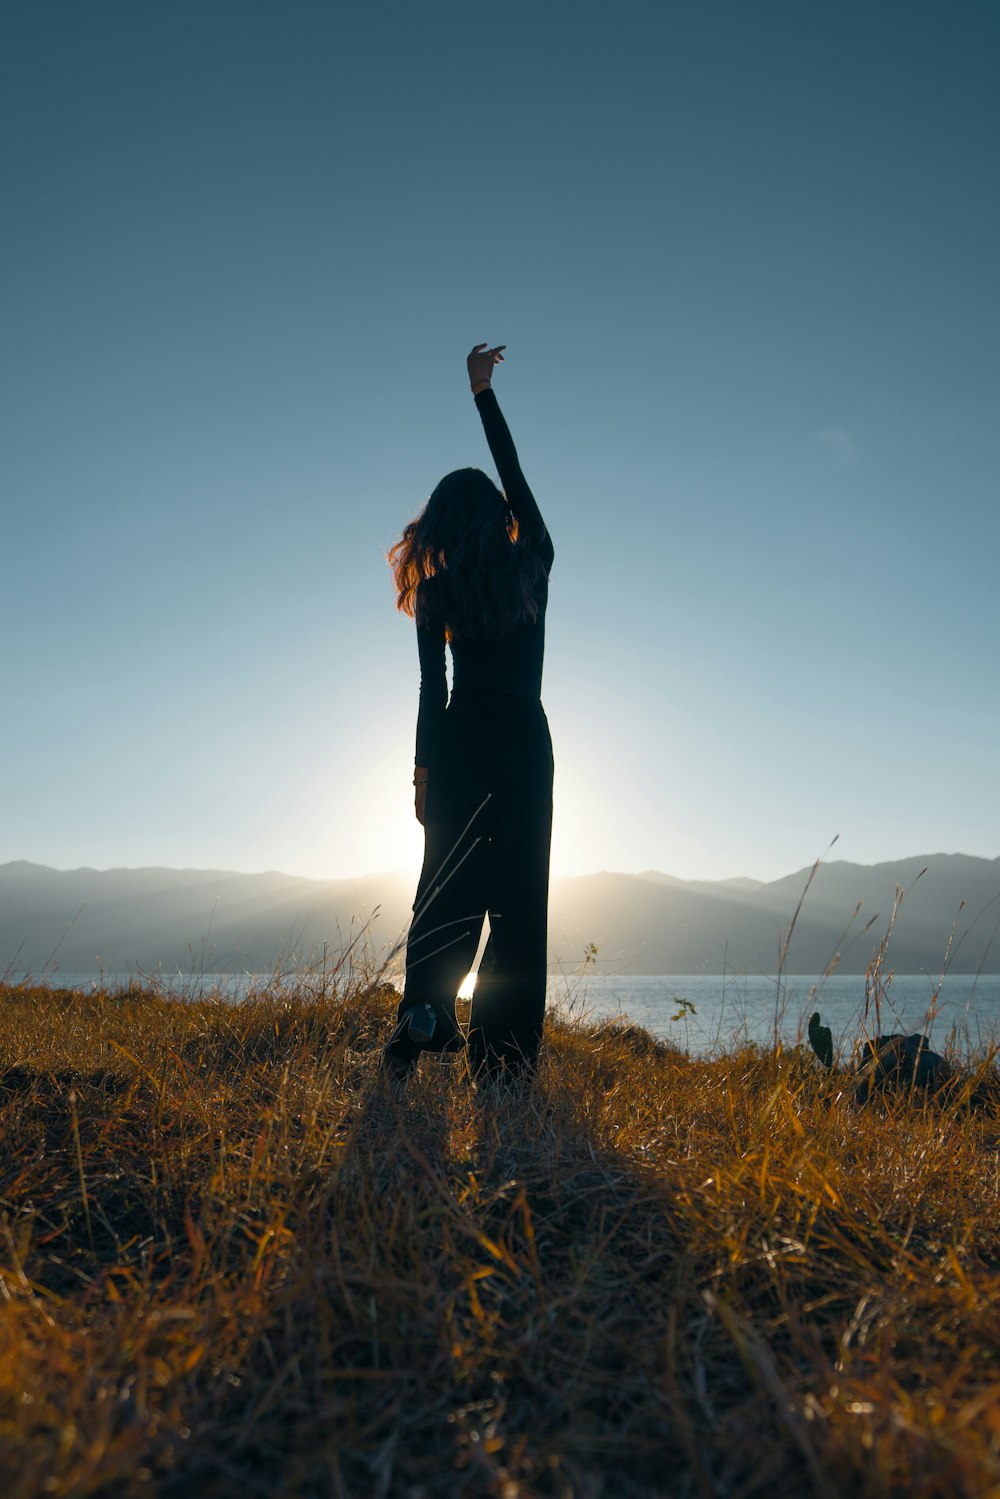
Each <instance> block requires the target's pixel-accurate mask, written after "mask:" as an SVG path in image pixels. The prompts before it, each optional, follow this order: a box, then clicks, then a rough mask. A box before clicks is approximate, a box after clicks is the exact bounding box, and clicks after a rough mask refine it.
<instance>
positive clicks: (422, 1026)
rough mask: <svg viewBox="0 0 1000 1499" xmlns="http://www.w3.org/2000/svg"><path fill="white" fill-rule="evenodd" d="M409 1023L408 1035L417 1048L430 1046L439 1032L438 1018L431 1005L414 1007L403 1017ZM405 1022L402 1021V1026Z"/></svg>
mask: <svg viewBox="0 0 1000 1499" xmlns="http://www.w3.org/2000/svg"><path fill="white" fill-rule="evenodd" d="M403 1020H405V1021H406V1022H407V1028H406V1034H407V1035H408V1036H409V1038H410V1040H411V1041H413V1042H414V1043H415V1044H416V1045H417V1046H429V1045H430V1043H431V1042H432V1041H433V1039H434V1032H435V1031H436V1030H437V1016H436V1015H435V1013H434V1011H433V1009H432V1008H431V1006H430V1005H414V1006H413V1008H412V1009H410V1010H407V1011H406V1014H405V1015H404V1016H403ZM403 1020H401V1021H400V1025H402V1023H403Z"/></svg>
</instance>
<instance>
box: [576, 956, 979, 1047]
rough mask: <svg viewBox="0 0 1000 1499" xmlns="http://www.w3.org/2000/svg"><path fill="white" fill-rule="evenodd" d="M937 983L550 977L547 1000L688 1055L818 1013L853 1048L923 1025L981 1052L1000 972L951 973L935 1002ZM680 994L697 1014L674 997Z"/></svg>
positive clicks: (790, 1027) (786, 1037)
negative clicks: (865, 1038) (881, 987)
mask: <svg viewBox="0 0 1000 1499" xmlns="http://www.w3.org/2000/svg"><path fill="white" fill-rule="evenodd" d="M938 982H939V981H938V980H936V979H935V980H933V981H932V980H931V979H930V978H928V977H927V975H926V974H896V975H895V976H894V977H893V979H892V981H891V983H890V984H889V985H888V987H887V989H885V991H884V992H883V993H882V994H881V995H880V996H879V1004H878V1006H876V1003H875V995H874V994H873V993H869V995H868V996H867V1000H866V994H865V980H864V976H863V975H856V976H852V975H834V976H833V977H830V978H825V979H815V978H801V977H799V976H797V975H786V976H783V977H782V978H781V980H780V981H779V980H777V979H775V978H774V977H767V976H765V975H763V974H750V975H744V974H740V975H738V976H736V977H728V978H725V979H723V978H722V976H721V975H714V974H713V975H706V974H678V975H666V976H663V977H631V978H628V977H623V978H616V977H609V976H606V975H593V976H590V975H586V974H585V975H583V976H582V977H575V978H568V979H550V980H549V999H550V1003H552V1004H553V1005H554V1006H556V1007H557V1008H559V1009H560V1010H564V1011H568V1012H569V1013H570V1014H573V1015H586V1016H588V1017H589V1018H591V1019H593V1020H603V1019H610V1018H612V1017H616V1016H621V1017H622V1018H624V1019H628V1020H632V1021H635V1022H636V1023H637V1024H639V1025H642V1026H644V1027H645V1028H646V1029H647V1030H649V1031H652V1032H653V1034H654V1035H656V1036H661V1037H663V1038H664V1039H665V1040H668V1041H672V1042H674V1044H675V1045H679V1046H683V1047H684V1048H685V1049H686V1050H689V1051H693V1052H706V1051H710V1050H712V1049H714V1048H717V1047H720V1046H725V1045H727V1044H729V1043H731V1042H732V1041H733V1040H734V1039H736V1038H737V1037H746V1038H747V1039H748V1040H751V1041H759V1042H763V1043H764V1044H769V1043H773V1041H774V1038H775V1034H777V1035H778V1036H779V1037H780V1038H781V1040H782V1041H783V1042H784V1043H785V1044H786V1045H787V1044H789V1043H792V1042H795V1041H796V1040H798V1039H800V1038H804V1037H805V1033H806V1027H807V1026H808V1024H809V1016H810V1015H811V1014H812V1013H813V1011H814V1010H818V1011H819V1012H820V1015H821V1016H822V1019H823V1024H824V1025H828V1026H829V1027H830V1029H831V1030H832V1032H833V1039H834V1046H835V1047H836V1048H838V1049H840V1050H844V1051H846V1052H848V1053H849V1052H850V1050H851V1047H852V1044H853V1042H854V1041H855V1040H856V1039H858V1038H860V1037H861V1036H862V1035H875V1034H877V1033H879V1032H881V1033H882V1034H886V1033H887V1032H889V1031H903V1032H904V1033H906V1034H909V1033H910V1032H912V1031H926V1033H927V1034H928V1035H929V1036H930V1038H931V1040H932V1042H933V1043H936V1044H937V1045H938V1046H939V1047H940V1046H944V1045H945V1044H946V1043H951V1044H954V1045H957V1046H958V1047H959V1048H960V1049H962V1050H963V1051H964V1050H969V1049H971V1050H973V1051H979V1050H981V1049H982V1048H983V1047H984V1046H985V1045H986V1044H987V1043H988V1042H989V1041H990V1040H991V1039H1000V975H997V974H990V975H984V976H983V977H981V978H979V979H978V980H977V979H976V977H975V975H974V974H955V975H950V974H949V975H948V976H947V977H946V978H945V981H944V984H943V985H942V986H941V988H940V992H939V994H938V996H937V1000H936V1002H935V998H934V996H935V989H936V988H937V985H938ZM681 1000H686V1001H688V1004H689V1005H691V1006H693V1010H692V1009H689V1008H688V1007H687V1006H685V1005H681V1004H680V1003H679V1001H681Z"/></svg>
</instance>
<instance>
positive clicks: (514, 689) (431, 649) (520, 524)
mask: <svg viewBox="0 0 1000 1499" xmlns="http://www.w3.org/2000/svg"><path fill="white" fill-rule="evenodd" d="M476 406H477V408H478V410H479V415H480V417H481V418H482V423H483V429H484V431H485V433H486V441H487V442H488V443H489V445H490V452H491V453H492V454H493V462H494V463H495V464H496V466H497V473H498V474H499V475H500V483H501V484H502V486H503V490H504V493H505V495H506V496H507V503H508V505H509V506H510V508H511V510H512V511H513V513H514V516H515V518H516V520H517V541H516V543H515V545H516V546H526V547H531V548H533V549H534V551H535V552H536V553H537V554H538V557H539V560H540V561H541V563H542V566H543V568H544V570H545V581H544V583H543V584H542V586H541V588H540V589H539V594H538V614H537V617H536V618H535V619H534V620H522V621H521V622H520V623H519V624H517V625H515V626H514V628H513V629H512V630H509V631H508V632H507V634H506V635H502V636H501V637H500V638H499V639H498V640H467V639H466V640H453V641H452V642H451V655H452V665H453V682H452V694H453V695H454V694H455V693H461V694H465V693H483V692H489V693H496V692H500V693H514V694H515V695H517V696H518V697H533V698H538V697H540V696H541V690H542V657H543V655H544V653H545V606H546V604H547V603H548V575H549V573H550V572H551V570H552V560H553V557H554V549H553V546H552V540H551V538H550V536H549V533H548V530H547V529H546V526H545V522H544V521H543V520H542V515H541V511H540V510H539V508H538V505H537V503H536V500H535V497H534V495H533V494H532V492H531V490H530V488H529V487H528V481H527V480H526V479H525V477H524V474H523V473H522V472H521V465H520V462H519V461H518V457H517V449H516V448H515V447H514V439H513V438H512V437H511V435H510V429H509V427H508V426H507V423H506V422H505V421H504V418H503V413H502V411H501V410H500V407H499V405H498V404H497V398H496V396H495V395H494V393H493V391H492V390H491V389H486V390H481V391H480V392H479V394H478V395H477V396H476ZM417 649H418V651H419V653H420V706H419V709H418V712H417V749H416V764H417V765H426V764H427V763H428V761H429V759H430V754H431V750H432V749H433V746H434V740H435V739H436V737H437V733H438V730H439V729H440V727H441V722H442V720H443V718H444V713H445V708H446V707H447V704H448V679H447V675H446V671H445V633H444V623H443V622H442V621H440V620H435V621H433V622H432V623H430V624H421V625H418V626H417Z"/></svg>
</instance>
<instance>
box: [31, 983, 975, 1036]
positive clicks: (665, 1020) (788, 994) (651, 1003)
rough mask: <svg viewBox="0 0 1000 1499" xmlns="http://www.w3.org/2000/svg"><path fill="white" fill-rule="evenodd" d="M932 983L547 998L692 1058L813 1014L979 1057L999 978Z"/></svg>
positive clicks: (833, 1025)
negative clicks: (632, 1028)
mask: <svg viewBox="0 0 1000 1499" xmlns="http://www.w3.org/2000/svg"><path fill="white" fill-rule="evenodd" d="M320 978H321V975H320V974H318V973H313V974H310V975H309V976H308V979H306V980H305V981H303V979H302V977H301V976H299V975H289V976H288V977H287V979H285V980H283V982H284V983H286V984H287V985H288V986H289V987H290V988H291V987H296V986H301V987H303V988H305V989H306V991H307V992H308V991H309V990H311V989H314V988H315V989H318V987H319V982H320ZM45 982H46V983H49V984H52V985H57V986H59V987H61V988H69V989H81V990H83V991H84V992H89V991H90V990H92V989H94V988H97V987H108V988H112V989H113V988H116V987H124V986H126V985H127V984H129V983H130V982H132V983H135V982H137V980H136V977H135V976H134V975H132V976H130V975H128V974H112V975H104V976H103V977H100V978H99V977H97V976H95V975H94V974H72V973H55V974H51V975H48V976H47V977H46V979H45ZM138 982H142V981H141V980H138ZM937 982H938V981H937V980H936V979H935V980H932V979H930V978H929V977H928V976H927V975H926V974H896V975H895V976H894V977H893V979H892V981H891V983H890V984H889V986H888V988H887V989H886V990H885V992H884V993H883V994H882V995H881V997H880V1011H881V1013H880V1016H877V1015H876V1006H875V1002H874V1001H875V996H874V995H872V994H869V996H868V998H867V1008H866V995H865V980H864V977H863V976H860V975H859V976H851V975H839V974H838V975H834V976H833V977H832V978H825V979H822V980H820V979H811V978H800V977H798V976H796V975H788V976H783V977H782V978H781V980H780V981H779V980H777V979H775V978H774V977H767V976H766V975H763V974H750V975H745V974H739V975H736V976H728V977H723V976H722V975H719V974H710V975H706V974H666V975H663V976H640V977H634V976H633V977H627V976H615V975H608V974H590V973H584V974H582V975H567V976H563V977H560V976H558V975H551V976H550V977H549V981H548V995H549V1003H550V1005H551V1006H553V1007H554V1008H556V1009H558V1010H559V1011H561V1012H563V1013H568V1014H570V1015H573V1016H578V1017H581V1018H587V1019H591V1020H607V1019H612V1018H622V1019H625V1020H631V1021H634V1022H635V1023H636V1024H638V1025H641V1026H644V1027H645V1028H646V1029H647V1030H650V1031H652V1032H653V1034H654V1035H656V1036H661V1037H663V1038H664V1039H666V1040H668V1041H671V1042H673V1043H674V1044H675V1045H677V1046H681V1047H684V1048H685V1049H686V1050H688V1051H691V1052H697V1053H704V1052H707V1051H711V1050H713V1049H715V1048H719V1047H724V1046H726V1045H728V1044H730V1043H731V1042H732V1041H733V1040H735V1039H737V1038H744V1037H745V1038H747V1039H749V1040H751V1041H758V1042H761V1043H763V1044H765V1045H767V1044H771V1043H773V1041H774V1038H775V1034H776V1033H777V1035H778V1036H780V1038H781V1039H782V1041H783V1042H784V1043H785V1044H786V1045H788V1044H790V1043H794V1042H795V1041H796V1040H798V1039H799V1038H800V1037H804V1036H805V1031H806V1026H807V1025H808V1023H809V1016H810V1015H811V1014H812V1012H813V1011H814V1010H819V1012H820V1014H821V1016H822V1018H823V1023H824V1025H828V1026H829V1027H830V1029H831V1030H832V1031H833V1038H834V1045H835V1047H837V1048H838V1049H841V1050H843V1051H846V1052H848V1053H849V1052H850V1050H851V1048H852V1044H853V1042H854V1041H855V1040H856V1039H858V1038H859V1037H860V1036H861V1035H862V1034H865V1035H874V1034H876V1033H877V1032H878V1031H881V1032H882V1033H883V1034H884V1033H886V1032H888V1031H903V1032H905V1033H907V1034H908V1033H910V1032H912V1031H920V1030H924V1029H925V1028H926V1030H927V1033H928V1035H929V1036H930V1037H931V1040H932V1042H934V1043H935V1044H936V1045H938V1046H939V1047H941V1046H944V1045H946V1044H948V1043H951V1044H954V1045H957V1046H958V1047H959V1048H960V1049H962V1050H963V1051H965V1050H970V1049H971V1050H973V1051H979V1050H981V1049H982V1048H983V1047H984V1046H985V1045H986V1044H987V1043H988V1042H989V1041H990V1040H991V1039H1000V975H997V974H989V975H985V976H983V977H981V978H978V979H977V978H976V977H975V975H973V974H954V975H953V974H949V975H948V976H947V977H946V978H945V980H944V984H943V985H942V987H941V990H940V993H939V994H938V997H937V1001H936V1003H935V1002H934V995H935V988H936V985H937ZM155 983H156V987H158V988H159V989H160V990H161V991H165V992H167V993H172V994H175V995H177V997H178V998H181V999H183V998H189V999H197V998H200V997H201V996H203V995H206V996H207V995H210V994H212V993H219V994H221V995H223V996H225V997H227V998H229V999H231V1000H233V1001H234V1002H238V1001H239V1000H240V999H242V998H243V997H244V996H245V995H246V993H247V991H248V989H251V988H253V987H254V986H265V985H269V984H271V985H273V983H274V979H273V978H272V976H271V975H260V976H259V977H254V976H253V975H249V974H232V973H217V974H195V975H191V974H178V975H176V976H175V977H173V978H164V977H162V976H161V977H157V979H156V981H155ZM681 1000H686V1001H687V1005H682V1004H681V1003H680V1001H681ZM932 1006H933V1013H931V1012H932Z"/></svg>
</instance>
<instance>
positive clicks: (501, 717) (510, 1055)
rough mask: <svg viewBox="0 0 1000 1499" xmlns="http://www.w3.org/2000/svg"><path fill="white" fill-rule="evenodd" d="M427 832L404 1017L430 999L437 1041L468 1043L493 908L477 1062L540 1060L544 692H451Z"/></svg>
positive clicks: (478, 1011)
mask: <svg viewBox="0 0 1000 1499" xmlns="http://www.w3.org/2000/svg"><path fill="white" fill-rule="evenodd" d="M424 834H425V839H424V863H423V869H422V871H421V875H420V881H419V884H418V886H417V895H416V899H415V901H414V904H413V912H414V916H413V922H412V924H411V927H410V935H409V940H408V942H407V948H406V987H405V990H404V996H403V1001H402V1004H401V1005H400V1015H402V1014H403V1012H404V1011H406V1010H407V1009H409V1008H410V1007H411V1006H413V1005H416V1004H424V1003H427V1004H430V1005H432V1006H433V1008H434V1010H435V1012H436V1014H437V1017H438V1025H437V1028H436V1032H435V1038H434V1040H433V1041H432V1043H431V1046H430V1048H429V1049H431V1050H442V1049H445V1048H447V1047H449V1046H450V1045H454V1044H455V1043H456V1041H458V1042H459V1043H460V1037H459V1036H458V1034H457V1030H456V1025H455V997H456V994H457V991H458V988H459V985H460V984H461V982H462V980H463V979H464V978H465V976H466V974H467V973H468V972H469V969H470V968H471V966H472V963H473V961H474V959H475V955H476V949H477V947H478V946H479V940H480V937H481V935H482V928H483V920H484V918H485V917H486V916H489V921H490V939H489V942H488V944H487V948H486V952H485V954H484V957H483V961H482V963H481V965H480V970H479V978H478V980H477V983H476V989H475V995H474V998H473V1002H472V1018H471V1021H470V1027H469V1053H470V1063H471V1065H472V1067H473V1069H474V1070H479V1069H481V1068H487V1069H489V1070H492V1069H493V1068H506V1069H508V1070H512V1071H517V1070H520V1069H521V1068H523V1067H524V1066H527V1067H528V1068H531V1067H533V1066H534V1063H535V1059H536V1057H537V1055H538V1047H539V1043H540V1041H541V1037H542V1019H543V1016H544V1012H545V978H546V957H547V946H546V939H547V919H548V898H549V845H550V842H551V835H552V740H551V738H550V736H549V726H548V722H547V720H546V717H545V713H544V710H543V709H542V705H541V703H540V702H539V701H538V700H537V699H533V698H526V697H518V696H515V695H514V694H500V693H491V694H486V693H483V694H479V693H475V694H473V693H468V694H461V693H459V694H455V695H454V696H453V697H452V699H451V702H450V703H449V705H448V709H447V712H446V713H445V717H444V723H443V726H442V729H441V731H440V733H439V734H438V736H437V740H436V743H435V746H434V751H433V754H432V756H431V763H430V765H429V766H428V781H427V802H426V810H425V819H424Z"/></svg>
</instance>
